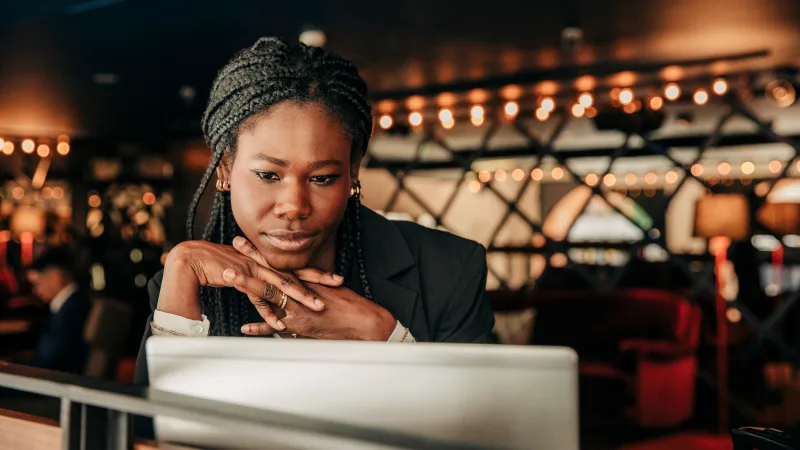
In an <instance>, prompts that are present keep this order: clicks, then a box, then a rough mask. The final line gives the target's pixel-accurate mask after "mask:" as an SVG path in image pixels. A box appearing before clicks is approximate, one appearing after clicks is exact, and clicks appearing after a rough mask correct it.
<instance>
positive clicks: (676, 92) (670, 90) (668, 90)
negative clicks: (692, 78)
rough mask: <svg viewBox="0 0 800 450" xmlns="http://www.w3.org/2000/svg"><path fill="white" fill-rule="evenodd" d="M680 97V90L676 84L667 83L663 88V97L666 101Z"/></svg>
mask: <svg viewBox="0 0 800 450" xmlns="http://www.w3.org/2000/svg"><path fill="white" fill-rule="evenodd" d="M680 96H681V88H680V87H679V86H678V83H669V84H667V85H666V86H665V87H664V97H666V98H667V100H670V101H675V100H677V99H678V97H680Z"/></svg>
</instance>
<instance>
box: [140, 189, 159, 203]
mask: <svg viewBox="0 0 800 450" xmlns="http://www.w3.org/2000/svg"><path fill="white" fill-rule="evenodd" d="M142 201H143V202H144V204H145V205H152V204H154V203H155V202H156V195H155V194H153V193H152V192H145V194H144V195H143V196H142Z"/></svg>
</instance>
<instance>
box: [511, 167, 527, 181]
mask: <svg viewBox="0 0 800 450" xmlns="http://www.w3.org/2000/svg"><path fill="white" fill-rule="evenodd" d="M511 178H513V179H514V180H516V181H522V179H523V178H525V171H524V170H522V169H514V171H513V172H511Z"/></svg>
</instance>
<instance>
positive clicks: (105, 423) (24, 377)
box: [0, 362, 480, 450]
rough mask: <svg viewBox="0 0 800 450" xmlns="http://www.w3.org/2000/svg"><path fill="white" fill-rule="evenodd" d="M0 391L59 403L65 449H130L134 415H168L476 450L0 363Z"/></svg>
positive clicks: (261, 429) (393, 444)
mask: <svg viewBox="0 0 800 450" xmlns="http://www.w3.org/2000/svg"><path fill="white" fill-rule="evenodd" d="M0 387H2V388H8V389H13V390H18V391H23V392H28V393H31V394H38V395H43V396H47V397H54V398H59V399H61V416H60V417H61V420H60V425H61V430H62V445H61V448H62V449H64V450H78V449H80V450H95V449H98V450H99V449H103V450H127V449H132V448H133V440H134V433H133V426H132V424H133V417H134V416H147V417H153V416H167V417H172V418H176V419H183V420H188V421H192V422H197V423H202V424H206V425H214V426H220V427H224V428H226V429H227V430H228V431H229V432H230V433H231V435H232V436H233V435H236V434H237V433H240V432H241V433H248V434H250V433H252V434H253V435H256V436H258V435H263V436H267V433H268V431H267V430H268V429H270V428H274V427H280V428H281V429H283V430H290V431H297V432H303V433H307V434H309V435H315V436H317V437H323V438H325V437H330V438H331V439H336V440H339V441H341V440H346V441H352V442H353V443H360V444H372V445H375V446H376V447H381V448H413V449H477V448H480V447H477V446H471V445H466V444H458V443H452V442H444V441H440V440H436V439H432V438H427V437H422V436H414V435H410V434H404V433H400V432H395V431H389V430H379V429H374V428H367V427H362V426H355V425H349V424H341V423H337V422H333V421H328V420H322V419H316V418H311V417H306V416H301V415H297V414H289V413H283V412H278V411H271V410H264V409H257V408H252V407H247V406H241V405H234V404H230V403H224V402H218V401H212V400H205V399H201V398H196V397H190V396H185V395H179V394H173V393H170V392H164V391H159V390H155V389H150V388H145V387H139V386H133V385H126V384H121V383H116V382H111V381H106V380H101V379H92V378H86V377H82V376H77V375H71V374H65V373H60V372H52V371H48V370H42V369H36V368H32V367H27V366H21V365H16V364H10V363H5V362H0ZM265 442H266V441H265Z"/></svg>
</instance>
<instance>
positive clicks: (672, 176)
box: [664, 170, 678, 184]
mask: <svg viewBox="0 0 800 450" xmlns="http://www.w3.org/2000/svg"><path fill="white" fill-rule="evenodd" d="M664 181H666V182H667V183H669V184H675V183H677V182H678V172H675V171H674V170H670V171H669V172H667V173H666V174H664Z"/></svg>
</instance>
